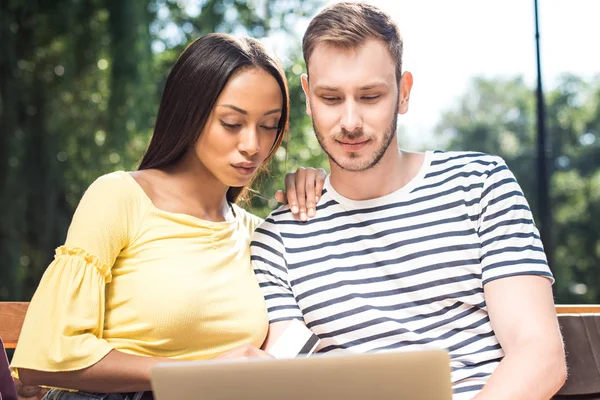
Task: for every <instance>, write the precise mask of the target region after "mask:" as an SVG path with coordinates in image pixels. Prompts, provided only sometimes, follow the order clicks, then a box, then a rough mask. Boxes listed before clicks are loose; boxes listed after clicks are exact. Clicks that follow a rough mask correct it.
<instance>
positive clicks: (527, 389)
mask: <svg viewBox="0 0 600 400" xmlns="http://www.w3.org/2000/svg"><path fill="white" fill-rule="evenodd" d="M565 379H566V366H565V363H564V357H563V355H561V354H552V353H549V352H548V350H547V348H544V346H541V345H532V346H530V347H529V348H523V350H520V351H519V350H516V351H513V352H511V353H510V354H507V355H506V357H504V359H503V360H502V361H501V362H500V365H498V367H497V368H496V370H495V371H494V373H493V374H492V376H491V377H490V379H489V381H488V382H487V384H486V385H485V387H484V388H483V390H482V391H481V392H480V393H479V394H478V395H477V396H476V397H475V399H474V400H504V399H511V400H521V399H522V400H548V399H550V398H551V397H552V396H553V395H554V394H555V393H556V392H557V391H558V390H559V389H560V388H561V386H562V385H563V384H564V381H565Z"/></svg>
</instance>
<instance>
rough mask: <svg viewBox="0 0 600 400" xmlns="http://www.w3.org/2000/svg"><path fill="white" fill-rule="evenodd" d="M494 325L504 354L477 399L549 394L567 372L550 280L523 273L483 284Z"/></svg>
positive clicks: (538, 398)
mask: <svg viewBox="0 0 600 400" xmlns="http://www.w3.org/2000/svg"><path fill="white" fill-rule="evenodd" d="M484 293H485V299H486V304H487V309H488V313H489V317H490V322H491V324H492V328H493V329H494V332H495V334H496V337H497V338H498V341H499V342H500V345H501V346H502V349H503V350H504V353H505V357H504V359H503V360H502V361H501V362H500V364H499V365H498V367H497V368H496V370H495V372H494V373H493V374H492V376H491V377H490V379H489V381H488V383H487V384H486V385H485V387H484V388H483V390H482V391H481V392H480V393H479V394H478V395H477V396H476V397H475V400H491V399H494V400H496V399H497V400H501V399H511V400H520V399H524V400H525V399H527V400H542V399H543V400H547V399H550V398H551V397H552V395H554V394H555V393H556V392H557V391H558V390H559V389H560V388H561V386H562V385H563V384H564V382H565V380H566V376H567V369H566V364H565V352H564V347H563V343H562V338H561V334H560V329H559V326H558V321H557V318H556V311H555V308H554V301H553V298H552V289H551V282H550V281H549V280H548V279H547V278H544V277H541V276H535V275H521V276H513V277H506V278H502V279H497V280H494V281H491V282H489V283H487V284H486V285H485V286H484Z"/></svg>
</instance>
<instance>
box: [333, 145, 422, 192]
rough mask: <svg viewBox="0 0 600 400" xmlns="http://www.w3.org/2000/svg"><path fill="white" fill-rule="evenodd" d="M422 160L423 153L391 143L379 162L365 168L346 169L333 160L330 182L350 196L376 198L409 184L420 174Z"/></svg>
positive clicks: (336, 188)
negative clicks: (354, 170)
mask: <svg viewBox="0 0 600 400" xmlns="http://www.w3.org/2000/svg"><path fill="white" fill-rule="evenodd" d="M423 160H424V155H423V154H420V153H407V152H403V151H402V150H400V149H398V148H397V147H396V146H394V144H392V145H391V146H390V147H389V148H388V150H387V151H386V154H385V155H384V156H383V158H382V159H381V160H380V161H379V163H377V165H375V166H373V167H372V168H369V169H367V170H365V171H360V172H352V171H346V170H343V169H342V168H340V167H339V166H338V165H337V164H335V163H333V162H331V160H330V166H331V175H330V183H331V186H333V188H334V189H335V191H336V192H338V193H339V194H341V195H342V196H344V197H346V198H348V199H351V200H369V199H376V198H379V197H383V196H385V195H388V194H390V193H393V192H395V191H397V190H400V189H401V188H403V187H404V186H406V184H408V183H409V182H410V181H411V180H412V179H413V178H414V177H415V176H416V175H417V174H418V172H419V170H420V168H421V166H422V164H423Z"/></svg>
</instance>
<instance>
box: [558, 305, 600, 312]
mask: <svg viewBox="0 0 600 400" xmlns="http://www.w3.org/2000/svg"><path fill="white" fill-rule="evenodd" d="M556 313H557V314H598V313H600V305H598V304H565V305H561V304H558V305H557V306H556Z"/></svg>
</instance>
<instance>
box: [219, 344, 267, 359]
mask: <svg viewBox="0 0 600 400" xmlns="http://www.w3.org/2000/svg"><path fill="white" fill-rule="evenodd" d="M227 358H273V356H271V355H270V354H269V353H267V352H266V351H263V350H261V349H259V348H258V347H255V346H253V345H251V344H244V345H241V346H239V347H236V348H235V349H232V350H229V351H227V352H225V353H223V354H221V355H220V356H218V357H216V359H227Z"/></svg>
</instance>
